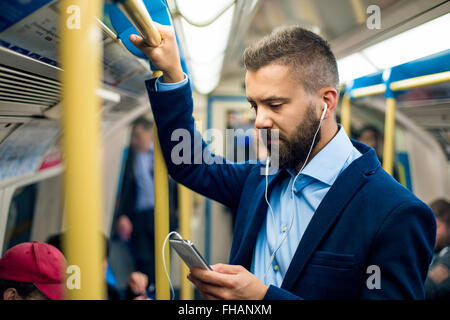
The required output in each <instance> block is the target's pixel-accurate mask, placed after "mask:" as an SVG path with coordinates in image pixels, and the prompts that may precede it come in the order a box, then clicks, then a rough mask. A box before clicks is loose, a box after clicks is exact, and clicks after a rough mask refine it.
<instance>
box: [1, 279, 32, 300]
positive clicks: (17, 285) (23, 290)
mask: <svg viewBox="0 0 450 320" xmlns="http://www.w3.org/2000/svg"><path fill="white" fill-rule="evenodd" d="M10 288H14V289H16V290H17V293H18V294H19V295H20V296H21V297H22V298H28V297H29V296H30V295H31V294H32V293H34V292H35V291H38V292H40V290H39V289H38V288H37V287H36V286H35V285H34V284H32V283H30V282H22V281H14V280H8V279H2V278H0V300H3V293H4V292H5V291H6V290H8V289H10Z"/></svg>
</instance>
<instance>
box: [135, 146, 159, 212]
mask: <svg viewBox="0 0 450 320" xmlns="http://www.w3.org/2000/svg"><path fill="white" fill-rule="evenodd" d="M133 169H134V177H135V179H136V205H135V211H136V212H137V213H139V212H142V211H147V210H152V209H153V208H154V207H155V195H154V191H153V190H154V186H153V149H150V150H149V151H148V152H146V153H140V152H136V154H135V157H134V163H133Z"/></svg>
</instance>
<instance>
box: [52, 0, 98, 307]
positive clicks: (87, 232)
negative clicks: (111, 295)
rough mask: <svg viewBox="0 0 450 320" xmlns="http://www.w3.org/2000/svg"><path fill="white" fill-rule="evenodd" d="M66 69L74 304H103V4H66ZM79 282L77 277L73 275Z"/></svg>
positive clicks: (68, 243) (68, 247) (68, 246)
mask: <svg viewBox="0 0 450 320" xmlns="http://www.w3.org/2000/svg"><path fill="white" fill-rule="evenodd" d="M60 8H61V10H60V11H61V17H60V19H61V20H60V27H61V28H60V29H61V44H60V54H61V64H62V68H63V70H64V72H63V73H62V84H63V85H62V87H63V90H62V92H63V97H62V101H63V121H62V124H63V143H64V151H65V161H64V162H65V172H64V176H65V179H64V193H65V204H66V215H67V216H66V222H67V237H66V238H65V239H63V241H64V243H63V245H64V247H65V252H66V256H67V260H68V263H69V264H70V265H76V266H77V267H78V271H80V273H78V276H79V280H80V281H81V287H80V288H79V289H77V287H76V286H75V287H74V288H71V290H68V297H69V299H83V300H84V299H104V298H105V294H106V290H105V280H104V274H103V270H102V269H103V268H102V265H103V260H104V248H105V245H104V241H103V239H102V237H101V233H100V230H101V229H100V226H101V222H102V213H103V208H102V205H103V203H102V185H101V180H102V179H101V164H100V162H101V157H100V152H101V136H100V133H101V123H100V122H101V121H100V117H99V110H100V101H99V99H98V97H97V95H96V94H95V90H96V89H97V88H98V87H99V86H100V78H101V55H102V53H101V45H102V41H101V34H100V30H99V29H98V27H97V21H96V17H97V16H100V15H101V9H102V1H99V0H90V1H76V0H63V1H62V3H61V7H60ZM73 276H75V277H77V274H73Z"/></svg>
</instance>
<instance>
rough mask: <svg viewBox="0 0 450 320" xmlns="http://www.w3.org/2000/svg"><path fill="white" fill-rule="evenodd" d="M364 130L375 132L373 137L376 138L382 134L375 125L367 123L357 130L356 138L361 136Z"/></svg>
mask: <svg viewBox="0 0 450 320" xmlns="http://www.w3.org/2000/svg"><path fill="white" fill-rule="evenodd" d="M366 131H372V132H373V133H374V134H375V139H377V140H378V139H379V138H381V137H382V134H381V132H380V130H378V128H377V127H375V126H373V125H370V124H368V125H365V126H364V127H362V128H361V129H360V130H359V131H358V139H359V138H361V136H362V134H363V133H364V132H366Z"/></svg>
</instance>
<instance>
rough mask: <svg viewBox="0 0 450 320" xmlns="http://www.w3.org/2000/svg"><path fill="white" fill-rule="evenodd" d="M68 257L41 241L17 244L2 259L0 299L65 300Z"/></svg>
mask: <svg viewBox="0 0 450 320" xmlns="http://www.w3.org/2000/svg"><path fill="white" fill-rule="evenodd" d="M65 265H66V260H65V258H64V256H63V254H62V253H61V251H59V250H58V249H56V248H55V247H54V246H52V245H49V244H46V243H40V242H39V241H33V242H25V243H21V244H18V245H16V246H14V247H12V248H10V249H9V250H7V251H6V252H5V254H4V255H3V257H2V258H1V259H0V300H23V299H26V300H46V299H50V300H63V299H64V290H65V289H64V285H65V281H64V279H65V276H64V275H65V272H64V270H65Z"/></svg>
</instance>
